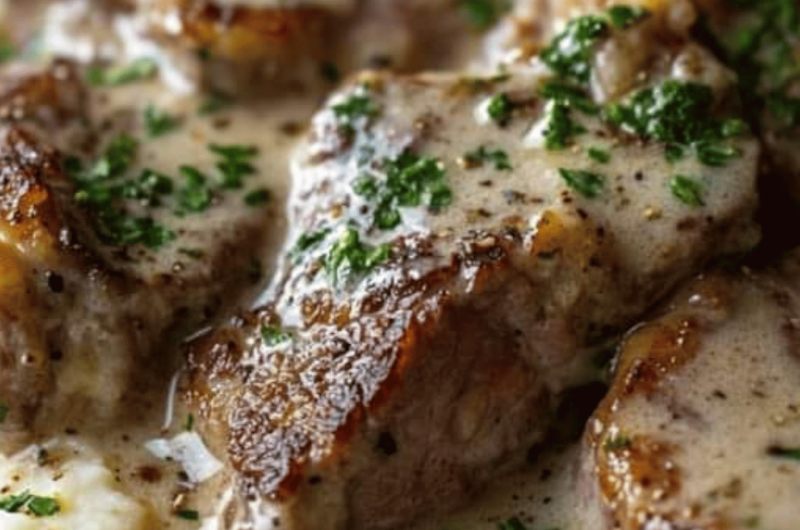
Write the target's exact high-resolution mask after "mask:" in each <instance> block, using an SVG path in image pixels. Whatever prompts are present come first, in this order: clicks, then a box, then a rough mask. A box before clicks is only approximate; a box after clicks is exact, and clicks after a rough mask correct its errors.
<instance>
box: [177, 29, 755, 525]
mask: <svg viewBox="0 0 800 530" xmlns="http://www.w3.org/2000/svg"><path fill="white" fill-rule="evenodd" d="M611 38H614V37H611ZM696 50H697V48H696V47H695V46H694V45H689V44H687V45H680V46H677V47H675V48H674V49H673V50H672V55H671V57H672V60H674V61H676V63H678V64H679V63H680V61H681V60H683V59H682V58H684V57H685V56H686V54H689V55H690V56H691V54H694V53H696ZM699 57H701V58H702V59H703V60H704V61H707V62H704V63H702V66H703V67H702V68H696V69H694V70H693V72H694V73H695V74H700V75H702V74H704V73H706V72H715V71H722V70H723V69H721V67H719V65H718V64H716V63H715V62H714V61H713V59H711V58H710V57H708V56H707V55H700V56H699ZM672 66H674V65H672ZM675 71H677V72H678V73H679V74H680V75H681V76H684V75H687V74H685V73H684V72H683V71H682V70H680V69H679V68H671V65H670V64H669V63H668V62H667V63H665V64H659V65H657V66H656V67H655V68H654V70H653V74H652V77H651V78H650V80H651V82H652V83H654V84H655V86H658V87H664V86H666V87H677V86H678V85H675V84H674V83H673V81H676V80H675V79H672V80H670V79H669V78H668V77H666V78H665V76H669V75H670V72H675ZM679 79H681V81H679V82H678V81H676V82H678V83H679V84H680V83H681V82H686V78H685V77H679ZM702 79H705V78H702ZM711 79H713V80H714V81H715V82H716V83H715V84H713V85H712V86H713V87H714V88H713V89H712V88H710V87H708V85H704V86H707V87H708V88H707V89H703V91H704V93H706V92H705V90H708V92H707V94H708V95H709V97H711V98H712V100H713V101H714V102H715V103H711V105H710V106H709V107H707V108H705V109H704V111H703V113H711V114H713V115H717V116H724V115H726V114H725V113H726V112H728V111H726V110H725V109H726V105H727V102H728V101H729V95H730V94H729V92H728V90H729V88H730V86H729V83H726V82H725V80H726V79H728V78H727V77H726V76H724V75H722V76H711ZM549 81H552V79H551V78H550V77H547V76H536V75H532V74H530V73H528V72H523V73H518V74H515V75H508V76H499V77H492V78H477V79H476V78H467V77H459V76H453V75H420V76H412V77H402V76H392V75H388V74H379V73H368V74H365V75H363V76H361V77H360V78H357V79H355V80H354V81H353V82H352V83H351V84H350V85H348V86H346V87H344V88H343V90H342V91H341V92H339V93H338V94H336V95H334V96H333V97H332V98H331V99H330V100H329V101H328V103H327V105H326V107H325V108H324V109H323V110H321V111H320V112H319V113H318V114H317V115H316V116H315V118H314V119H313V122H312V127H311V130H310V131H309V133H308V135H307V137H306V138H305V140H304V141H303V142H302V143H301V145H300V146H299V148H298V150H297V152H296V153H295V156H294V158H293V160H292V171H293V192H292V193H293V196H292V200H291V202H290V223H291V228H290V236H289V241H290V244H289V245H288V247H287V249H286V253H285V255H284V257H283V260H282V264H281V266H280V267H279V273H278V275H277V276H276V279H275V280H274V281H273V283H272V285H271V287H270V289H269V290H268V292H267V294H266V295H265V296H264V298H263V300H262V301H263V305H262V307H261V308H260V309H258V310H256V311H254V312H251V313H246V314H243V315H241V316H239V317H237V318H235V319H233V321H232V322H231V323H230V324H229V325H228V326H225V327H221V328H218V329H216V330H214V331H213V332H211V333H210V334H208V335H206V336H204V337H202V338H200V339H198V340H196V341H195V342H193V343H192V344H191V345H190V346H189V353H188V367H189V374H188V379H187V384H186V390H185V396H186V398H187V400H188V402H189V403H190V405H191V406H192V407H193V408H194V409H195V410H196V411H197V417H198V423H199V425H200V428H201V430H202V431H203V433H204V434H205V436H206V438H207V440H208V441H209V442H210V443H211V444H212V446H213V447H214V448H215V450H216V451H217V454H220V455H222V454H225V455H227V462H228V464H229V465H230V466H231V468H232V469H233V470H234V472H235V474H234V478H233V488H234V490H233V491H234V492H235V495H234V496H233V497H232V499H233V500H232V504H231V506H229V507H227V508H226V509H225V510H224V514H225V516H224V517H226V519H225V521H227V523H226V524H229V525H230V524H232V523H231V518H232V519H235V520H236V521H238V523H236V524H238V525H239V526H236V524H234V525H233V527H236V528H239V527H241V528H251V527H253V525H256V526H257V524H258V523H256V522H255V521H258V520H261V519H260V518H267V517H272V515H275V516H276V517H278V518H279V519H280V521H281V523H280V524H281V527H282V528H284V527H286V526H287V525H288V527H290V528H294V529H305V528H314V529H323V528H353V529H358V528H389V527H397V526H398V525H401V524H403V523H404V522H406V521H409V520H411V519H413V518H415V517H418V516H420V515H422V514H430V513H432V512H434V511H436V510H444V509H447V508H449V507H451V506H453V505H456V504H458V503H459V502H462V501H463V499H465V498H468V497H469V496H470V495H472V494H473V493H474V492H475V491H478V490H479V489H480V487H481V485H482V484H484V483H485V481H486V479H487V478H488V477H489V476H491V475H493V474H496V473H497V472H498V471H499V470H500V469H502V468H503V465H504V464H505V463H507V462H510V461H513V459H514V457H515V456H518V455H519V454H520V453H524V451H525V450H526V449H527V448H528V447H529V446H530V445H531V444H533V443H536V442H539V441H541V440H542V439H543V434H544V432H545V431H546V429H547V428H548V426H549V425H550V423H551V421H552V417H553V411H554V409H555V406H556V405H557V403H558V401H559V395H560V393H561V392H562V391H564V390H565V389H566V388H568V387H570V386H571V385H574V384H577V383H580V382H582V381H584V380H585V377H586V373H587V368H588V365H589V364H590V362H589V357H590V356H589V353H588V352H589V351H591V350H592V346H594V345H597V344H600V343H602V341H603V340H604V339H607V338H609V337H610V336H613V334H614V332H615V331H616V330H619V329H621V328H622V327H623V326H625V325H626V324H628V323H630V322H632V321H633V319H635V318H636V317H637V315H639V314H641V312H642V311H643V310H644V309H646V308H647V307H649V306H650V305H651V304H652V303H653V302H654V301H655V300H656V299H658V298H659V297H660V296H662V295H663V294H664V293H665V292H666V291H667V290H669V289H670V288H671V287H673V286H674V285H675V284H676V282H677V281H679V280H680V279H682V278H685V277H686V276H687V275H688V274H690V273H691V272H692V271H695V270H698V267H701V266H702V264H704V263H705V262H707V261H708V260H709V259H710V258H712V257H714V256H718V255H720V254H727V253H731V252H733V253H736V252H742V251H746V250H747V249H748V248H750V247H751V246H752V245H753V244H754V243H755V241H756V240H757V235H756V232H755V231H754V229H753V225H752V223H751V222H750V219H751V215H752V212H753V207H754V204H755V199H756V197H755V192H754V186H755V172H756V158H757V156H758V147H757V145H756V143H755V142H754V141H753V139H752V138H751V137H749V136H748V135H746V134H745V135H744V136H740V137H738V138H736V139H735V140H733V141H734V142H735V145H736V148H735V152H736V153H738V155H737V156H735V157H733V158H731V159H730V160H729V161H728V162H727V163H725V164H721V165H718V166H717V167H712V166H704V165H701V164H700V163H699V162H698V159H697V158H695V157H693V156H684V157H682V158H680V159H679V160H670V161H667V159H666V158H665V155H664V148H665V146H664V145H663V144H662V143H660V142H658V141H652V140H650V141H645V140H642V139H641V138H636V137H635V136H633V135H631V134H629V133H626V132H625V131H623V130H621V129H620V128H617V127H614V126H611V125H609V124H608V123H607V122H604V121H602V120H601V119H600V118H599V117H598V116H597V115H596V114H593V113H592V112H591V111H588V112H589V115H585V116H581V117H580V118H578V114H577V113H576V114H575V119H580V120H581V121H580V123H581V125H582V127H583V129H585V131H584V132H581V133H578V134H585V136H584V137H583V139H584V141H583V142H582V143H581V144H580V145H581V146H586V145H592V146H595V147H597V148H602V149H609V151H610V153H611V154H610V157H609V158H608V159H605V157H603V158H604V160H605V162H603V161H601V160H597V159H593V158H591V157H590V156H588V155H587V153H586V151H585V150H584V149H585V147H581V146H579V145H578V144H577V143H573V142H570V143H569V144H568V145H564V146H562V148H560V149H559V148H554V146H553V145H552V144H549V143H548V142H547V141H545V138H546V137H547V136H548V135H547V133H546V131H547V130H549V129H548V127H551V126H552V125H547V123H548V120H550V118H551V116H552V112H554V111H553V106H554V103H553V102H552V101H550V102H548V101H546V100H545V99H546V98H544V97H540V96H539V95H538V94H539V92H540V91H542V90H544V87H545V85H546V83H547V82H549ZM665 83H666V84H665ZM681 86H683V85H681ZM692 86H695V85H692ZM658 90H660V89H658ZM669 90H671V88H670V89H669ZM578 92H579V93H582V92H581V91H580V90H579V89H578ZM545 93H546V91H545ZM712 94H713V95H712ZM574 95H575V94H574ZM582 97H583V98H586V96H585V95H583V96H582ZM582 101H584V103H585V104H588V107H591V106H592V105H593V103H591V102H590V101H589V100H582ZM498 106H499V107H498ZM584 107H585V108H586V105H584ZM503 109H504V110H503ZM499 110H502V112H499ZM556 112H557V111H556ZM576 170H577V172H575V171H576ZM675 174H683V175H704V177H703V180H702V182H703V191H702V200H699V201H698V200H692V199H691V198H688V197H687V195H686V194H685V193H683V191H685V190H683V191H682V190H681V187H680V186H676V182H682V181H681V180H680V179H678V180H677V181H676V180H675ZM692 189H694V190H695V191H697V192H698V193H699V188H694V187H693V188H692ZM681 197H682V198H681ZM695 198H697V197H695ZM266 520H269V519H266Z"/></svg>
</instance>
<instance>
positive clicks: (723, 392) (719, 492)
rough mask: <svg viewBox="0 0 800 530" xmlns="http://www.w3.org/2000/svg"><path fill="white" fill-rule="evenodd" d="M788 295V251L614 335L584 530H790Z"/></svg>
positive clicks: (798, 272)
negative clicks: (621, 337) (614, 355)
mask: <svg viewBox="0 0 800 530" xmlns="http://www.w3.org/2000/svg"><path fill="white" fill-rule="evenodd" d="M798 287H800V253H798V252H796V251H795V252H793V253H792V254H790V255H789V256H787V257H785V258H784V259H783V260H782V261H781V262H780V264H779V265H778V266H775V267H772V268H770V269H768V270H766V271H761V272H758V273H752V272H750V271H744V272H742V273H739V274H726V273H722V272H714V273H710V274H708V275H706V276H704V277H702V278H700V279H698V280H697V281H695V282H694V283H692V284H691V285H690V286H688V287H687V288H686V289H684V290H683V291H682V292H681V294H679V295H678V296H677V297H676V298H675V299H674V300H673V301H672V302H670V303H669V304H668V306H667V309H666V310H665V311H664V313H663V315H662V316H660V317H658V318H656V319H654V320H652V321H650V322H648V323H646V324H644V325H642V326H641V327H638V328H636V329H635V330H634V331H633V332H632V333H631V334H630V335H629V336H628V337H627V339H626V340H625V342H624V344H623V346H622V348H621V351H620V354H619V355H620V356H619V360H618V362H617V367H616V371H615V372H616V375H615V377H614V383H613V385H612V388H611V391H610V393H609V394H608V396H607V397H606V398H605V401H604V402H603V404H602V405H601V406H600V408H599V410H598V411H597V412H596V414H595V415H594V418H593V419H592V420H590V422H589V425H588V428H587V432H586V462H585V466H584V468H585V471H586V475H587V477H586V478H587V490H586V491H588V492H591V493H590V494H589V495H588V498H589V499H590V502H591V503H593V504H594V505H593V506H592V507H590V508H589V509H587V513H588V512H589V511H599V512H600V513H601V514H602V515H601V518H600V520H601V521H602V523H600V522H598V521H594V522H593V524H594V526H591V528H596V529H599V530H602V529H609V530H610V529H612V528H613V529H615V530H617V529H618V530H641V529H647V530H650V529H659V530H660V529H668V530H679V529H689V528H691V529H692V530H720V529H725V530H744V529H747V528H770V529H775V530H792V529H795V528H797V524H798V512H797V488H798V474H800V462H798V459H800V451H798V447H799V446H800V412H798V403H797V396H798V392H797V388H798V384H800V356H799V354H800V344H799V343H798V341H797V337H798V335H797V329H798V328H797V326H798V322H800V319H799V317H800V314H798V307H800V305H799V304H800V290H798ZM598 508H599V509H598Z"/></svg>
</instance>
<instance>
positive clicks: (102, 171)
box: [89, 133, 139, 179]
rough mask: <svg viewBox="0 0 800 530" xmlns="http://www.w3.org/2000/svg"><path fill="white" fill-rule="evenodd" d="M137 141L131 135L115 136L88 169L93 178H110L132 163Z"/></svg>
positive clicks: (137, 145)
mask: <svg viewBox="0 0 800 530" xmlns="http://www.w3.org/2000/svg"><path fill="white" fill-rule="evenodd" d="M138 150H139V142H138V141H137V140H136V138H134V137H133V136H131V135H129V134H126V133H122V134H119V135H117V136H115V137H114V138H113V139H112V140H111V142H110V143H109V144H108V146H107V147H106V149H105V151H104V153H103V156H102V157H100V159H99V160H98V161H97V162H96V163H95V165H94V167H92V169H91V170H90V175H89V176H90V177H91V178H94V179H112V178H115V177H118V176H120V175H122V174H123V173H124V172H125V171H127V169H128V168H129V167H130V166H131V164H133V161H134V159H135V158H136V153H137V152H138Z"/></svg>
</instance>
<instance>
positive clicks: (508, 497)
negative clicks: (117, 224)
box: [0, 1, 578, 530]
mask: <svg viewBox="0 0 800 530" xmlns="http://www.w3.org/2000/svg"><path fill="white" fill-rule="evenodd" d="M21 4H24V5H21ZM45 4H46V2H40V1H36V2H24V3H23V2H18V3H17V2H14V5H10V4H9V5H6V3H4V2H0V14H5V15H6V16H8V17H9V18H8V21H13V24H10V26H13V27H14V33H15V34H16V33H20V34H22V35H25V34H33V31H32V28H33V27H35V25H36V24H37V23H38V18H39V15H40V12H39V10H40V9H42V8H43V7H44V6H45ZM19 21H22V23H19V24H18V22H19ZM29 31H30V32H29ZM465 56H467V54H466V53H465ZM92 98H93V102H92V105H91V106H92V109H93V113H94V116H93V122H94V123H101V122H102V121H103V119H104V118H108V121H109V123H111V125H112V126H111V127H110V128H109V130H108V131H107V134H106V135H105V136H103V137H101V138H100V139H99V141H98V143H99V144H101V145H102V144H104V143H105V141H106V140H107V139H108V138H109V137H110V136H111V134H112V133H113V132H114V131H119V130H125V131H128V132H131V133H132V134H134V135H136V136H137V137H141V136H142V130H141V123H140V121H141V120H140V117H141V113H142V110H143V109H144V107H145V106H146V105H147V104H149V103H151V104H154V105H155V106H157V107H159V108H163V109H168V110H169V111H170V112H171V113H173V114H176V115H178V116H180V117H181V119H182V125H181V127H180V128H179V129H178V130H177V131H176V132H173V133H170V134H167V135H164V136H163V137H160V138H157V139H154V140H145V141H143V142H142V144H141V147H140V153H139V156H138V162H137V164H138V165H137V167H136V168H134V171H135V170H137V169H140V168H141V167H145V166H146V167H150V168H153V169H155V170H157V171H161V172H163V173H166V174H169V175H175V173H176V168H177V167H178V166H179V165H181V164H185V163H191V164H192V165H194V166H196V167H197V168H198V169H200V170H201V171H204V172H212V171H213V164H214V162H215V161H214V158H213V156H212V155H211V153H210V152H209V150H208V148H207V145H208V144H209V143H211V142H218V143H224V144H245V145H254V146H256V147H257V148H258V150H259V156H258V158H257V159H256V161H255V165H256V167H257V169H258V174H257V175H255V176H253V177H251V178H250V179H251V180H248V184H247V188H246V190H245V191H247V190H251V189H254V188H257V187H265V188H267V189H268V190H269V191H270V193H271V200H270V203H269V205H268V206H267V207H268V208H269V209H270V210H269V211H270V216H269V223H268V226H264V230H266V231H269V232H270V234H271V237H269V238H267V240H266V241H265V243H264V246H263V248H262V249H261V251H260V255H261V261H262V263H263V264H264V268H265V271H267V274H268V271H269V270H270V266H271V264H272V263H273V262H274V260H275V257H276V255H277V253H278V252H279V250H280V248H281V245H282V244H283V236H284V233H285V229H286V221H285V212H284V204H285V201H286V197H287V195H288V191H289V186H290V182H289V170H288V159H289V153H290V151H291V149H292V148H293V146H294V143H295V138H296V134H297V133H298V132H299V130H300V129H302V128H303V127H304V126H305V125H306V124H307V123H308V121H309V118H310V116H311V115H312V113H313V112H314V111H315V110H316V109H317V108H318V106H319V104H320V101H319V99H318V97H317V96H315V95H306V96H303V95H299V96H295V97H291V98H290V97H283V98H281V99H279V100H272V101H265V102H261V103H248V104H247V105H233V106H231V107H229V108H226V109H224V110H222V111H221V112H219V113H216V114H214V115H212V116H202V117H201V116H198V115H197V113H196V108H197V106H198V105H199V104H200V103H201V100H202V99H203V97H202V96H195V95H182V96H179V95H175V94H173V93H170V92H169V91H167V90H165V89H164V88H163V86H162V85H160V84H159V83H157V82H152V83H135V84H132V85H128V86H123V87H116V88H113V89H104V90H99V91H96V92H95V93H94V94H93V96H92ZM51 140H52V141H53V142H54V143H56V144H57V145H59V146H61V147H64V148H69V145H70V141H71V138H70V137H69V136H61V137H56V138H53V139H51ZM243 193H244V192H232V193H230V194H227V195H226V197H225V200H224V201H223V202H222V203H221V204H219V205H216V206H215V207H214V208H213V209H211V210H209V211H208V212H207V213H206V214H204V215H202V216H187V217H186V218H183V219H174V218H172V217H171V216H168V217H169V218H166V217H157V219H159V220H162V221H165V222H177V223H179V224H180V227H181V228H185V229H186V230H187V232H190V233H191V234H192V235H190V236H187V237H188V240H186V241H182V242H181V245H180V246H181V247H191V246H192V245H193V244H194V243H196V244H197V245H198V246H201V245H202V241H201V240H197V239H194V240H193V239H192V238H202V237H203V236H202V234H203V227H204V226H207V225H214V224H219V222H220V220H221V219H225V218H227V217H231V218H239V217H241V216H242V215H247V214H246V213H245V214H243V213H242V211H243V209H244V207H243V205H242V195H243ZM245 212H246V210H245ZM174 248H178V245H176V246H174ZM184 261H186V258H185V257H181V256H179V255H176V254H175V253H174V252H166V253H164V254H163V255H160V256H159V261H158V262H157V263H154V264H152V265H151V266H152V267H154V268H155V269H159V270H160V269H163V268H165V267H169V266H170V264H172V263H179V262H184ZM255 294H256V293H255V292H251V293H248V294H246V295H245V296H244V297H243V299H242V300H239V301H238V303H239V305H244V306H246V305H249V304H250V303H251V302H252V300H253V298H254V296H255ZM178 351H179V345H177V344H176V345H175V347H174V350H173V351H172V352H168V354H165V355H164V359H165V360H166V361H165V363H164V365H161V366H155V367H150V368H147V367H144V368H143V370H149V371H151V372H152V373H151V374H148V375H147V376H146V377H143V380H147V381H149V384H147V385H143V386H142V388H140V389H138V391H137V392H135V393H133V394H132V395H128V396H126V397H125V403H126V406H127V408H128V410H129V414H126V415H123V416H122V417H119V418H117V420H116V421H115V422H113V423H107V422H99V421H98V422H80V423H79V424H76V422H75V421H74V418H67V419H65V420H64V421H63V422H58V421H54V422H52V423H51V424H50V425H49V426H48V428H47V429H46V430H44V431H42V432H39V433H38V435H39V438H40V440H41V442H42V443H44V442H46V441H47V440H50V439H52V438H57V437H61V438H64V437H65V438H66V439H68V440H69V441H70V443H72V442H75V443H79V444H81V445H82V446H85V447H87V448H89V450H91V451H93V452H95V453H97V454H99V455H100V456H101V458H102V461H103V463H104V464H105V466H106V467H107V468H108V469H109V470H111V472H112V473H113V476H114V479H115V482H116V485H117V487H118V489H119V490H120V491H122V492H123V493H125V494H127V495H129V496H130V497H132V498H134V499H136V500H138V501H139V502H140V504H141V505H142V506H144V507H145V510H146V511H147V512H148V517H149V518H150V520H151V523H150V524H152V525H153V526H152V528H174V529H182V528H186V529H189V528H197V527H198V523H197V522H195V521H191V520H183V519H181V518H179V517H176V516H175V512H176V510H178V509H190V510H197V511H198V512H199V513H200V515H201V517H202V516H208V515H210V514H211V513H212V512H213V507H214V505H215V504H216V502H217V500H218V497H219V496H220V495H221V494H222V493H221V492H220V489H221V488H220V486H221V485H222V484H224V482H225V478H226V477H225V476H224V472H223V473H220V474H219V475H217V476H215V477H214V478H212V479H211V480H209V481H207V482H206V483H204V484H202V485H200V486H199V487H198V488H196V489H194V488H188V487H184V486H183V485H182V484H183V483H184V480H182V478H181V469H180V466H178V465H177V464H175V463H165V462H162V461H160V460H159V459H157V458H156V457H155V456H153V455H152V454H150V453H149V452H148V451H147V450H145V448H144V444H145V443H146V442H147V441H148V440H151V439H153V438H158V437H165V438H171V437H173V436H175V435H176V434H178V433H180V432H182V431H183V430H184V428H185V425H186V422H187V419H188V417H187V413H186V412H185V411H183V410H181V407H180V403H179V400H178V399H175V400H174V401H175V410H174V411H173V417H172V422H171V424H170V426H169V428H168V429H166V430H162V427H163V424H164V421H165V411H166V409H167V405H166V404H167V403H168V401H169V400H170V399H172V396H170V392H169V388H170V381H171V377H172V375H173V374H175V373H176V372H177V370H178V369H179V365H180V354H179V353H178ZM87 377H91V374H87ZM91 384H92V385H93V386H94V390H93V392H96V393H102V392H104V389H103V385H104V384H105V385H108V384H113V382H105V381H91ZM576 455H577V448H575V447H572V448H568V449H566V450H563V451H557V452H553V453H552V454H547V455H544V456H542V457H541V458H539V460H538V461H537V463H536V464H535V465H531V466H530V468H529V469H526V470H523V471H522V472H520V473H518V474H516V475H514V476H512V477H509V478H507V479H503V480H501V481H499V482H498V483H497V484H496V485H494V486H492V487H490V488H488V490H487V492H486V495H485V497H484V498H482V499H480V500H478V501H476V502H475V503H474V504H473V505H472V506H471V507H469V508H468V509H466V510H464V511H463V512H462V513H457V514H454V515H452V516H450V517H448V518H446V519H443V520H437V521H427V522H424V523H422V524H421V525H420V526H419V530H435V529H453V530H455V529H462V530H471V529H476V530H477V529H490V528H495V527H496V525H497V522H498V521H500V520H504V519H508V518H510V517H518V518H519V519H520V520H521V521H523V522H524V523H526V524H527V525H528V526H529V527H530V528H532V529H536V530H538V529H540V528H547V529H549V528H559V529H560V530H573V529H575V530H577V529H578V527H577V526H575V523H574V522H573V519H574V517H573V514H574V509H575V504H576V499H575V494H574V493H575V484H574V476H575V473H574V470H573V463H574V461H575V460H576ZM107 530H114V529H112V528H108V529H107Z"/></svg>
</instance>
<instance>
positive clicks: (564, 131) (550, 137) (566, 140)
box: [543, 101, 586, 150]
mask: <svg viewBox="0 0 800 530" xmlns="http://www.w3.org/2000/svg"><path fill="white" fill-rule="evenodd" d="M544 119H545V128H544V131H543V133H544V146H545V148H547V149H549V150H558V149H565V148H567V147H569V146H571V145H572V144H573V143H574V142H575V136H577V135H579V134H583V133H585V132H586V127H584V126H583V125H581V124H580V123H577V122H576V121H574V120H573V119H572V117H571V115H570V110H569V108H568V107H566V106H564V105H560V104H558V103H555V102H553V101H550V102H548V103H547V107H546V114H545V117H544Z"/></svg>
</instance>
